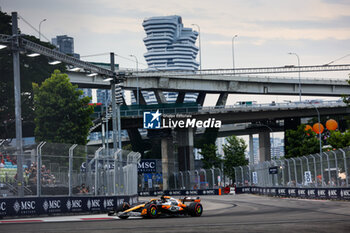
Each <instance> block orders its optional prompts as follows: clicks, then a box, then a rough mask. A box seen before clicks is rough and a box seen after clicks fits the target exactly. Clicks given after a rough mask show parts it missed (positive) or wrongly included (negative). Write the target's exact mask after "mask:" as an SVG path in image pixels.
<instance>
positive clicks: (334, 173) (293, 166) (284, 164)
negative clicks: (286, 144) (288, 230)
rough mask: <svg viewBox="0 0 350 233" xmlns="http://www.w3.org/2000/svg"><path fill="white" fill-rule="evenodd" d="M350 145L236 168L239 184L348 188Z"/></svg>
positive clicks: (237, 183) (237, 182)
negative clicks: (319, 152) (320, 152)
mask: <svg viewBox="0 0 350 233" xmlns="http://www.w3.org/2000/svg"><path fill="white" fill-rule="evenodd" d="M349 168H350V147H349V148H345V149H339V150H335V151H328V152H323V153H322V154H321V155H320V154H312V155H308V156H302V157H296V158H290V159H283V160H271V161H265V162H261V163H258V164H254V165H249V166H240V167H235V168H234V170H235V177H236V185H237V186H238V187H239V186H260V187H275V186H281V187H349V186H350V184H349V182H350V181H349V180H350V179H349Z"/></svg>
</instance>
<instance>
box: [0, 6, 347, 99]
mask: <svg viewBox="0 0 350 233" xmlns="http://www.w3.org/2000/svg"><path fill="white" fill-rule="evenodd" d="M0 7H1V9H2V11H5V12H7V13H8V14H10V13H11V12H12V11H17V12H18V14H19V15H20V16H21V17H22V18H24V19H25V20H26V21H28V22H29V23H30V24H31V25H32V26H33V27H34V28H36V29H37V30H38V28H39V23H40V21H41V20H43V19H47V20H46V21H45V22H43V23H42V24H41V33H42V34H43V35H44V36H45V37H47V38H49V39H51V38H53V37H55V36H56V35H69V36H72V37H73V38H74V42H75V45H74V46H75V52H76V53H79V54H80V55H81V56H82V59H84V60H87V61H94V62H97V61H98V62H109V55H107V53H109V52H114V53H116V54H117V55H119V57H117V58H116V63H119V64H120V67H124V68H135V67H136V64H135V60H134V58H132V57H130V56H129V55H130V54H133V55H135V56H136V57H137V58H138V61H139V68H140V69H145V68H147V65H146V62H145V60H144V58H143V54H144V53H145V52H146V47H145V46H144V44H143V40H142V39H143V38H144V37H145V32H144V30H143V27H142V22H143V20H144V19H146V18H149V17H153V16H167V15H180V16H182V19H183V23H184V26H185V27H192V28H194V29H196V27H195V26H191V24H197V25H199V26H200V32H201V33H200V35H201V52H202V68H203V69H211V68H232V66H233V64H232V37H233V36H234V35H238V37H237V38H235V40H234V56H235V67H236V68H240V67H266V66H284V65H297V58H296V56H291V55H288V52H294V53H297V54H298V55H299V57H300V63H301V65H323V64H326V63H329V62H331V61H334V60H336V59H338V58H340V57H343V56H346V55H348V54H349V55H350V1H349V0H284V1H281V0H254V1H253V0H217V1H212V0H176V1H173V0H162V1H160V0H159V1H156V0H147V1H144V0H127V1H123V0H94V1H92V0H74V1H72V0H69V1H68V0H55V1H48V0H30V1H28V0H0ZM19 27H20V28H21V30H22V32H23V33H26V34H32V35H36V36H38V32H37V31H35V30H33V29H32V28H31V27H29V26H28V25H27V24H26V23H25V22H23V20H19ZM196 30H197V29H196ZM42 39H43V40H45V39H44V38H42ZM197 45H198V44H197ZM101 53H102V54H104V55H101V56H94V57H84V56H86V55H93V54H101ZM105 53H106V54H105ZM333 64H350V56H347V57H345V58H343V59H341V60H339V61H336V62H334V63H333ZM348 73H349V72H332V73H311V74H308V73H302V78H304V77H306V76H307V77H321V78H322V77H327V78H340V79H346V78H348V77H349V76H348ZM283 76H291V77H297V74H289V75H284V74H283ZM214 97H215V96H214ZM214 97H213V98H207V99H208V100H209V99H215V98H214ZM238 98H239V99H238ZM251 99H257V96H244V95H240V96H239V97H237V96H234V95H230V98H229V101H230V102H231V104H233V103H234V102H235V101H238V100H251ZM259 99H261V98H259ZM262 99H263V100H264V101H265V102H269V101H271V100H274V101H278V102H281V101H283V100H285V99H291V100H294V99H295V100H296V99H298V97H297V96H283V97H279V96H272V97H271V96H270V97H266V98H262ZM206 101H207V100H206ZM214 102H215V101H213V103H214Z"/></svg>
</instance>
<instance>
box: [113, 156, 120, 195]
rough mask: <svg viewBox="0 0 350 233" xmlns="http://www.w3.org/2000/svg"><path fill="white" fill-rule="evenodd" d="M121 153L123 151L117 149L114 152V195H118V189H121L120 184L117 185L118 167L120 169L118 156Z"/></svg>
mask: <svg viewBox="0 0 350 233" xmlns="http://www.w3.org/2000/svg"><path fill="white" fill-rule="evenodd" d="M120 152H121V149H117V150H116V151H115V152H114V175H113V186H114V187H113V191H114V195H117V192H118V188H119V185H120V184H119V183H118V184H117V170H118V169H117V167H118V162H117V161H118V154H119V153H120Z"/></svg>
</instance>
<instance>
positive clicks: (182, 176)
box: [179, 171, 184, 189]
mask: <svg viewBox="0 0 350 233" xmlns="http://www.w3.org/2000/svg"><path fill="white" fill-rule="evenodd" d="M179 174H181V189H183V188H184V174H183V173H182V171H179Z"/></svg>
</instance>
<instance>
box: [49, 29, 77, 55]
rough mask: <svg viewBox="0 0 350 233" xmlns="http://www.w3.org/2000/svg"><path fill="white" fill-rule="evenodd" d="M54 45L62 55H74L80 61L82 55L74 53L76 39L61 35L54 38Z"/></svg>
mask: <svg viewBox="0 0 350 233" xmlns="http://www.w3.org/2000/svg"><path fill="white" fill-rule="evenodd" d="M51 41H52V44H53V45H55V46H56V47H57V48H58V51H60V52H61V53H65V54H69V55H72V56H73V57H75V58H78V59H80V55H79V54H77V53H74V38H73V37H70V36H67V35H61V36H56V38H52V40H51Z"/></svg>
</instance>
